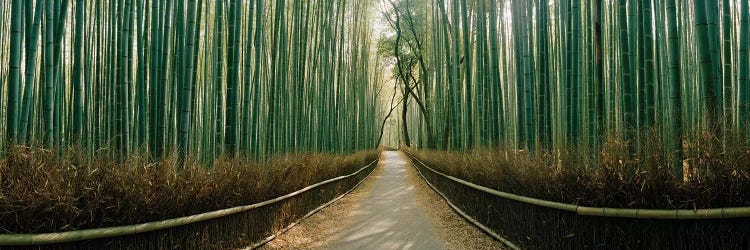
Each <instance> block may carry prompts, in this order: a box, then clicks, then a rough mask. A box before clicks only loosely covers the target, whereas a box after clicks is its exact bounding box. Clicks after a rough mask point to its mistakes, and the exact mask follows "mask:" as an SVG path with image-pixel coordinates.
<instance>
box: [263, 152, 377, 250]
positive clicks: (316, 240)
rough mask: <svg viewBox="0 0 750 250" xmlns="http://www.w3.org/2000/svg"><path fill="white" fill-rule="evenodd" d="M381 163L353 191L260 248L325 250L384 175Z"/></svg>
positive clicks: (349, 222) (348, 222)
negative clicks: (382, 174)
mask: <svg viewBox="0 0 750 250" xmlns="http://www.w3.org/2000/svg"><path fill="white" fill-rule="evenodd" d="M382 165H383V162H382V160H381V161H380V162H378V166H377V167H376V168H375V170H373V173H372V174H371V175H370V177H368V178H367V179H366V180H365V181H364V182H362V184H360V185H359V187H357V188H356V189H354V191H352V192H351V193H349V194H347V195H345V196H344V197H342V198H341V199H339V200H338V201H336V202H334V203H332V204H331V205H329V206H328V207H326V208H323V209H322V210H320V211H319V212H317V213H315V214H313V215H312V216H310V217H308V218H307V219H305V220H303V221H302V222H301V223H300V224H298V225H297V226H295V227H292V228H291V229H289V231H287V232H286V233H284V234H282V235H280V236H279V237H276V238H275V239H274V240H273V241H271V242H269V243H268V244H266V245H264V246H263V247H261V248H260V249H326V248H327V246H328V245H330V244H331V242H332V241H333V240H335V239H337V238H338V234H340V233H341V232H342V231H343V230H344V229H345V228H346V227H347V226H348V225H349V224H351V222H352V219H353V218H354V213H352V211H355V210H356V209H358V208H359V207H360V206H361V205H362V202H361V201H362V200H363V199H365V198H367V197H368V196H369V195H370V193H371V192H372V188H373V186H374V184H375V182H376V181H377V179H378V178H379V176H380V175H381V173H382V172H383V166H382Z"/></svg>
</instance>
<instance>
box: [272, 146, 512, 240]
mask: <svg viewBox="0 0 750 250" xmlns="http://www.w3.org/2000/svg"><path fill="white" fill-rule="evenodd" d="M378 164H379V165H378V167H377V168H376V169H375V172H373V173H372V175H371V176H370V177H369V178H368V179H367V180H365V181H364V182H363V183H362V185H360V186H359V187H358V188H357V189H355V190H354V191H353V192H352V193H350V194H348V195H346V196H344V198H342V199H340V200H339V201H337V202H335V203H333V204H331V206H329V207H327V208H324V209H323V210H321V211H320V212H318V213H317V214H315V215H313V216H311V217H309V218H307V219H306V220H304V221H302V223H300V224H299V225H297V226H295V227H293V228H292V229H291V230H289V231H288V232H287V233H285V234H283V235H281V236H279V237H278V238H276V239H275V240H273V241H271V242H270V243H268V244H266V245H265V246H263V247H262V249H504V248H503V247H502V244H501V243H499V242H497V241H495V240H494V239H492V238H491V237H489V236H487V235H486V234H484V233H483V232H482V231H480V230H479V229H477V228H476V227H474V226H473V225H471V224H469V223H468V222H466V221H465V220H463V218H461V217H460V216H459V215H458V214H456V213H455V212H454V211H453V210H452V209H451V208H450V207H449V206H448V204H447V203H446V202H445V201H444V200H443V199H442V198H441V197H440V196H439V195H438V194H436V193H435V192H434V191H433V190H432V189H430V187H429V186H427V184H426V183H425V182H424V180H422V179H421V178H420V177H419V174H418V173H417V172H416V170H415V169H414V168H413V167H411V166H410V165H409V164H410V163H409V162H408V158H407V157H406V156H405V155H403V154H402V153H401V152H383V154H382V155H381V158H380V162H379V163H378Z"/></svg>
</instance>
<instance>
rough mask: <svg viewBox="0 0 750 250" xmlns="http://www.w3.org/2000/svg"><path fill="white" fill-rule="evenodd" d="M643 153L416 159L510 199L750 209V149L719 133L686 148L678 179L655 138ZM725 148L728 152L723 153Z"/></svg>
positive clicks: (610, 146) (619, 147)
mask: <svg viewBox="0 0 750 250" xmlns="http://www.w3.org/2000/svg"><path fill="white" fill-rule="evenodd" d="M642 138H650V139H649V140H645V141H644V142H643V143H642V145H640V146H639V147H638V148H641V149H642V150H641V151H640V152H637V153H636V154H633V155H630V156H629V153H628V151H629V150H628V148H627V145H628V144H627V143H625V142H623V141H622V140H618V139H609V140H606V141H605V142H604V143H603V145H602V148H601V151H592V150H591V149H588V148H587V147H582V146H578V147H573V148H566V149H560V150H538V151H534V152H524V151H517V150H503V149H480V150H473V151H468V152H446V151H432V150H420V151H416V152H415V153H416V156H417V157H418V158H419V159H420V160H422V161H423V162H424V163H425V164H427V165H428V166H430V167H433V168H435V169H436V170H439V171H441V172H444V173H446V174H449V175H452V176H456V177H458V178H461V179H464V180H467V181H470V182H473V183H477V184H479V185H482V186H486V187H490V188H493V189H496V190H500V191H505V192H509V193H515V194H520V195H524V196H529V197H535V198H540V199H546V200H552V201H558V202H565V203H573V204H579V205H585V206H597V207H625V208H663V209H677V208H679V209H695V208H716V207H731V206H750V174H749V173H750V145H748V144H747V143H746V142H744V141H742V140H739V139H731V138H744V137H740V136H736V137H730V136H728V137H727V138H730V139H728V141H727V142H726V143H727V144H726V145H727V146H726V147H722V146H721V142H720V141H719V140H717V138H716V137H715V136H712V135H711V134H703V135H702V136H699V139H698V140H695V141H691V142H686V143H685V144H684V148H685V151H684V159H685V160H684V161H683V166H682V167H684V169H685V172H686V176H675V175H674V174H673V172H672V169H671V164H672V160H671V159H668V158H665V157H663V155H664V154H663V152H664V147H662V145H661V144H660V142H659V140H658V139H653V138H660V137H659V136H658V135H657V134H654V133H651V134H649V133H644V134H643V135H642ZM722 148H724V149H722Z"/></svg>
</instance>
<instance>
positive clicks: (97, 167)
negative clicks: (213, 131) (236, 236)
mask: <svg viewBox="0 0 750 250" xmlns="http://www.w3.org/2000/svg"><path fill="white" fill-rule="evenodd" d="M101 155H107V154H101ZM377 156H378V152H377V151H368V152H360V153H356V154H353V155H349V156H342V155H333V154H320V153H305V154H290V155H286V156H280V157H276V158H273V159H271V160H268V161H267V162H262V163H257V162H250V161H241V160H239V159H219V160H217V161H216V164H215V167H214V168H205V167H203V166H200V165H199V164H189V165H188V166H187V167H185V168H184V169H182V170H181V171H177V170H175V168H174V162H173V159H171V158H168V159H165V160H163V161H159V162H149V161H148V160H146V158H145V157H140V156H132V157H129V158H128V159H126V160H125V161H124V162H122V161H116V160H112V159H111V158H109V157H106V156H102V157H95V158H94V159H91V160H86V159H83V158H82V157H81V154H77V153H75V152H74V151H73V150H71V151H69V152H66V153H65V154H63V156H62V158H57V154H56V153H54V152H51V151H49V150H44V149H28V148H16V149H14V150H12V152H10V153H9V155H8V156H7V157H6V158H5V159H4V160H3V161H2V162H0V233H45V232H59V231H70V230H78V229H88V228H98V227H108V226H118V225H130V224H137V223H143V222H149V221H157V220H164V219H168V218H175V217H181V216H186V215H192V214H198V213H202V212H208V211H213V210H218V209H223V208H229V207H234V206H240V205H248V204H252V203H257V202H260V201H263V200H267V199H269V198H273V197H277V196H281V195H283V194H286V193H290V192H292V191H295V190H298V189H300V188H302V187H305V186H308V185H310V184H313V183H316V182H319V181H323V180H326V179H330V178H333V177H336V176H340V175H344V174H349V173H352V172H353V171H355V170H357V169H359V168H361V167H363V166H364V165H366V164H367V163H369V162H371V161H372V160H374V159H375V158H376V157H377Z"/></svg>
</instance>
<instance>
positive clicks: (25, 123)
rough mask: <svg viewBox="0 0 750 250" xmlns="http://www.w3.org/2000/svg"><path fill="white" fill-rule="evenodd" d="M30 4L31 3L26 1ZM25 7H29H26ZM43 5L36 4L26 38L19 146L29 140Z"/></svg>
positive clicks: (41, 3)
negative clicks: (31, 24) (32, 21)
mask: <svg viewBox="0 0 750 250" xmlns="http://www.w3.org/2000/svg"><path fill="white" fill-rule="evenodd" d="M28 2H31V1H28ZM26 7H29V6H28V5H27V6H26ZM44 7H45V5H44V3H43V2H38V3H37V4H36V10H34V24H33V27H31V29H30V30H27V32H28V31H31V34H30V35H29V36H28V37H27V40H26V51H27V53H26V69H25V74H26V78H25V79H24V80H25V82H26V84H24V91H23V103H22V105H21V118H20V119H21V121H20V128H19V129H20V130H19V131H20V132H19V136H20V137H19V143H20V144H26V143H28V142H29V141H30V140H29V138H30V135H29V133H30V132H29V127H31V116H32V115H31V112H32V108H33V107H32V106H33V104H34V94H35V92H36V89H35V87H34V86H35V83H36V79H35V78H36V65H37V54H38V50H37V45H38V42H39V36H40V31H41V20H42V10H43V9H44Z"/></svg>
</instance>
